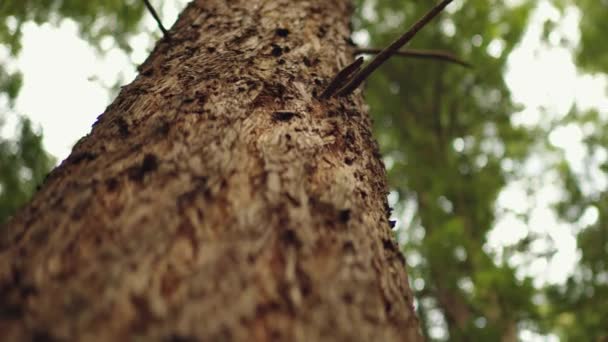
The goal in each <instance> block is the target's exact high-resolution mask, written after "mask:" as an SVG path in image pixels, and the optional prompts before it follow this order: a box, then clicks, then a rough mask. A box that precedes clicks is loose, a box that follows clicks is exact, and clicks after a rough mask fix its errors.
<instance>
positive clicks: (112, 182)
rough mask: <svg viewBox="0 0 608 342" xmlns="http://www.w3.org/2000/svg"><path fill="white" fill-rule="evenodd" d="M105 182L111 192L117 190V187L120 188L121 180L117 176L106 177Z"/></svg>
mask: <svg viewBox="0 0 608 342" xmlns="http://www.w3.org/2000/svg"><path fill="white" fill-rule="evenodd" d="M105 183H106V188H107V189H108V191H110V192H114V191H116V189H118V185H119V182H118V180H117V179H116V178H109V179H106V182H105Z"/></svg>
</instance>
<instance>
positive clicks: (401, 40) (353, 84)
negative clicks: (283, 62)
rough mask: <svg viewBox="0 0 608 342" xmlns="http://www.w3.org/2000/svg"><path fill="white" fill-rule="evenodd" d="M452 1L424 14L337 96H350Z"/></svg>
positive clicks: (442, 2) (358, 73)
mask: <svg viewBox="0 0 608 342" xmlns="http://www.w3.org/2000/svg"><path fill="white" fill-rule="evenodd" d="M452 1H453V0H443V1H441V2H440V3H439V4H438V5H436V6H435V7H433V8H432V9H431V10H430V11H429V12H428V13H427V14H425V15H424V16H423V17H422V18H421V19H420V20H418V21H417V22H416V23H414V25H412V27H410V29H409V30H407V32H405V33H404V34H403V35H402V36H401V37H399V38H398V39H397V40H395V41H394V42H393V43H392V44H391V45H389V46H388V47H386V48H385V49H384V50H382V51H381V52H380V53H378V54H377V55H376V56H375V57H374V58H373V59H372V60H371V61H370V62H369V63H368V64H366V65H365V66H364V67H363V68H361V70H359V72H357V73H356V74H355V75H354V76H353V77H352V78H351V79H350V80H349V81H348V83H346V85H344V87H342V88H340V90H338V92H337V93H336V95H337V96H345V95H348V94H350V93H351V92H352V91H353V90H355V89H357V87H359V85H361V83H363V81H365V79H367V78H368V77H369V75H371V74H372V72H374V71H375V70H376V69H377V68H378V67H379V66H380V65H382V64H383V63H384V62H386V60H388V59H389V58H390V57H391V56H392V55H394V54H395V53H397V52H398V50H399V49H400V48H401V47H402V46H403V45H405V44H407V42H409V41H410V40H411V39H412V38H414V36H415V35H416V33H418V31H420V29H422V28H423V27H424V26H426V24H428V23H429V21H431V20H432V19H433V18H435V17H436V16H437V15H438V14H439V13H441V11H443V9H444V8H445V7H446V6H447V5H448V4H449V3H450V2H452Z"/></svg>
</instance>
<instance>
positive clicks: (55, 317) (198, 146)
mask: <svg viewBox="0 0 608 342" xmlns="http://www.w3.org/2000/svg"><path fill="white" fill-rule="evenodd" d="M349 11H350V9H349V1H347V0H333V1H327V0H309V1H288V0H267V1H262V0H232V1H227V0H201V1H195V2H193V3H191V4H190V5H189V6H188V7H187V8H186V9H185V10H184V12H183V13H182V15H181V16H180V18H179V20H178V21H177V23H176V24H175V26H174V27H173V28H172V29H171V37H172V39H171V40H162V41H161V42H159V44H158V45H157V47H156V48H155V49H154V51H153V52H152V54H151V56H150V57H149V58H148V60H147V61H146V62H145V63H144V64H143V65H142V66H141V69H140V71H141V74H140V76H138V77H137V79H136V80H135V81H134V82H133V83H132V84H130V85H128V86H126V87H125V88H124V89H123V90H122V91H121V93H120V95H119V96H118V98H117V99H116V101H114V103H113V104H112V105H110V106H109V107H108V108H107V110H106V112H105V113H104V114H103V115H101V116H100V118H99V119H98V121H97V123H96V124H95V125H94V127H93V130H92V132H91V134H90V135H88V136H87V137H85V138H83V139H82V140H81V141H80V142H79V143H78V144H77V145H76V146H75V147H74V150H73V152H72V154H71V155H70V157H69V158H68V159H67V160H65V161H64V162H63V163H62V164H61V166H60V167H58V168H57V169H56V170H55V171H53V172H52V174H51V175H50V176H49V178H48V179H47V181H46V182H45V184H44V186H43V187H42V189H41V190H40V192H39V193H38V194H37V195H36V196H35V198H34V199H33V201H32V202H31V203H30V204H29V205H28V206H27V207H26V208H24V210H22V211H21V212H20V213H19V215H17V217H16V218H15V219H13V220H12V222H11V223H10V224H9V226H8V227H6V229H4V232H6V233H7V235H6V236H3V238H2V241H1V242H0V332H1V333H2V335H3V336H4V337H3V338H2V340H3V341H22V340H24V341H26V340H30V339H31V340H36V341H38V340H40V341H42V340H44V341H53V340H66V341H67V340H69V341H76V340H80V341H115V340H118V341H127V340H128V341H136V340H141V341H148V340H163V341H191V340H192V341H197V340H199V341H233V340H238V341H271V340H276V341H324V340H332V341H415V340H418V339H419V334H418V323H417V320H416V318H415V316H414V313H413V309H412V295H411V292H410V290H409V288H408V285H407V277H406V273H405V263H404V260H403V257H402V255H401V254H400V252H399V250H398V248H397V245H396V244H395V242H394V240H393V238H392V235H391V230H390V228H389V221H388V218H389V210H388V208H387V204H386V191H387V188H386V181H385V173H384V168H383V165H382V163H381V161H380V157H379V154H378V151H377V147H376V144H375V142H374V140H373V138H372V135H371V131H370V126H371V125H370V120H369V118H368V116H367V113H366V112H365V111H364V109H363V107H364V106H363V103H362V100H361V96H360V95H359V94H355V95H352V96H350V97H348V98H342V99H331V100H329V101H319V100H316V99H315V97H314V94H315V93H319V92H320V91H322V89H323V86H324V85H325V84H327V82H328V81H329V80H330V79H331V77H332V76H333V75H334V74H335V73H336V71H338V70H339V68H340V67H343V66H344V65H346V64H348V63H350V62H351V61H352V59H351V57H350V56H352V47H351V46H349V45H348V41H347V37H348V36H349V28H348V17H349ZM75 96H77V94H75Z"/></svg>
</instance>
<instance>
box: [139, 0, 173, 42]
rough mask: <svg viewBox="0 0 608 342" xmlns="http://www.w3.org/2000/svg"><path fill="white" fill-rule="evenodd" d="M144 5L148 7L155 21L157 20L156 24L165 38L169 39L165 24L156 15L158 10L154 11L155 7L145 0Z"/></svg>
mask: <svg viewBox="0 0 608 342" xmlns="http://www.w3.org/2000/svg"><path fill="white" fill-rule="evenodd" d="M144 4H145V5H146V8H147V9H148V11H149V12H150V14H152V17H154V20H156V23H157V24H158V27H159V28H160V30H161V31H162V32H163V36H164V37H165V38H169V31H167V29H166V28H165V26H164V25H163V22H162V21H161V20H160V17H159V16H158V14H157V13H156V10H155V9H154V7H153V6H152V4H151V3H150V1H149V0H144Z"/></svg>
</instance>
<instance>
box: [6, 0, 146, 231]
mask: <svg viewBox="0 0 608 342" xmlns="http://www.w3.org/2000/svg"><path fill="white" fill-rule="evenodd" d="M144 14H145V11H144V5H143V3H142V1H139V0H87V1H82V0H36V1H24V0H3V1H0V47H2V48H5V49H6V51H7V52H8V55H9V56H10V57H15V56H17V55H18V53H19V51H20V49H21V47H22V46H21V37H22V29H23V26H24V24H25V23H26V22H28V21H33V22H35V23H37V24H45V23H50V24H53V25H55V24H58V23H59V22H60V21H61V20H63V19H66V18H69V19H72V20H74V21H75V23H76V24H77V25H78V27H79V30H80V34H81V35H82V36H83V37H84V38H85V39H87V40H88V41H89V42H90V43H91V44H92V45H93V46H95V47H97V48H98V49H99V50H100V51H101V48H100V42H101V41H102V39H103V38H105V37H110V38H112V40H113V41H114V42H115V43H116V44H117V45H118V46H119V47H121V48H122V49H124V50H126V51H129V50H130V46H129V44H128V38H129V36H130V34H132V33H134V32H136V31H137V29H138V25H139V22H140V20H141V18H142V16H143V15H144ZM41 58H43V56H41ZM6 62H8V61H6ZM6 62H5V61H2V62H0V100H4V99H6V104H7V106H8V107H7V108H2V111H3V112H10V111H12V107H13V105H14V101H15V99H16V98H17V95H18V93H19V89H20V88H21V85H22V77H21V73H20V72H19V71H9V70H8V68H7V67H6V64H5V63H6ZM0 103H2V101H0ZM1 121H2V115H1V114H0V122H1ZM19 125H20V130H19V132H18V134H16V140H14V141H9V140H5V139H1V138H0V225H1V224H2V223H3V222H4V221H6V219H7V218H8V217H9V216H10V215H11V214H12V213H13V212H14V211H15V210H16V209H17V208H19V206H21V205H22V204H23V203H24V202H26V201H27V200H28V199H29V197H30V196H31V195H32V194H33V192H34V191H35V188H36V187H37V186H38V185H40V183H41V182H42V180H43V178H44V175H46V174H47V173H48V172H49V170H50V168H51V167H52V166H53V164H54V161H53V159H52V158H51V157H50V156H49V155H48V154H47V153H46V152H45V151H44V149H43V146H42V135H41V134H39V133H36V132H34V130H33V129H32V125H31V123H30V122H29V121H28V120H27V119H20V124H19Z"/></svg>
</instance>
